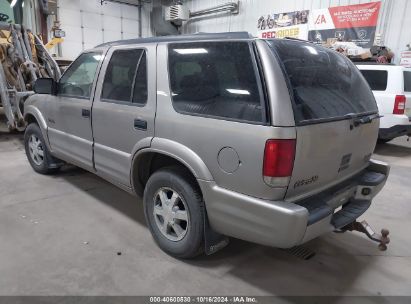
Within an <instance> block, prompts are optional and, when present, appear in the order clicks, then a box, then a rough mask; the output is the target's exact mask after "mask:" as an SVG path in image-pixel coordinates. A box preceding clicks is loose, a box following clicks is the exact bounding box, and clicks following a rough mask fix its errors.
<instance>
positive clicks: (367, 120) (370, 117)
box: [353, 114, 382, 127]
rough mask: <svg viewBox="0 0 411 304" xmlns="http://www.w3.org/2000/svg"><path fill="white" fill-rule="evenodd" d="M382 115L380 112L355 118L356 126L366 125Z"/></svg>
mask: <svg viewBox="0 0 411 304" xmlns="http://www.w3.org/2000/svg"><path fill="white" fill-rule="evenodd" d="M381 117H382V116H381V115H379V114H372V115H368V116H363V117H359V118H353V123H354V127H358V126H359V125H365V124H369V123H371V122H372V121H373V120H374V119H376V118H381Z"/></svg>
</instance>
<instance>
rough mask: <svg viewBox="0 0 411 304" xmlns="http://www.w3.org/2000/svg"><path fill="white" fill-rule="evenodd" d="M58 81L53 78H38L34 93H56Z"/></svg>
mask: <svg viewBox="0 0 411 304" xmlns="http://www.w3.org/2000/svg"><path fill="white" fill-rule="evenodd" d="M56 88H57V83H56V82H55V81H54V79H53V78H38V79H37V80H36V82H35V83H34V93H36V94H49V95H56V91H57V90H56Z"/></svg>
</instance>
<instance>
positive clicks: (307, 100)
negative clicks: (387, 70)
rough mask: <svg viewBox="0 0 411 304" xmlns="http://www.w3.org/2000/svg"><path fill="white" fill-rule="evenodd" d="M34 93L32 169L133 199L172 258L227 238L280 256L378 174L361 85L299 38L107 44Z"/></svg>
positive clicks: (351, 208)
mask: <svg viewBox="0 0 411 304" xmlns="http://www.w3.org/2000/svg"><path fill="white" fill-rule="evenodd" d="M35 91H36V93H37V94H35V95H33V96H32V97H31V98H30V99H29V100H28V101H27V102H26V103H25V118H26V121H27V124H28V126H27V129H26V133H25V148H26V153H27V157H28V160H29V162H30V164H31V166H32V167H33V169H34V170H35V171H36V172H39V173H42V174H48V173H54V172H56V171H57V170H58V169H59V168H60V167H61V166H62V165H63V164H64V163H70V164H74V165H76V166H79V167H81V168H84V169H85V170H88V171H90V172H93V173H95V174H97V175H98V176H100V177H102V178H104V179H106V180H108V181H110V182H112V183H113V184H115V185H117V186H119V187H121V188H122V189H124V190H126V191H128V192H130V193H134V194H135V195H137V196H139V197H142V198H143V202H144V210H145V216H146V220H147V223H148V227H149V228H150V231H151V233H152V235H153V238H154V240H155V241H156V242H157V244H158V245H159V246H160V247H161V249H163V250H164V251H165V252H167V253H169V254H171V255H173V256H176V257H182V258H188V257H194V256H196V255H198V254H200V253H202V252H204V250H205V251H206V253H212V252H215V251H216V250H218V249H220V248H221V247H223V246H224V245H225V244H226V243H227V236H229V237H234V238H239V239H243V240H247V241H251V242H255V243H259V244H264V245H268V246H274V247H280V248H289V247H293V246H296V245H299V244H302V243H304V242H307V241H309V240H311V239H313V238H316V237H318V236H321V235H323V234H325V233H328V232H330V231H334V230H341V229H344V227H347V225H350V224H352V223H354V222H355V220H356V219H357V218H358V217H359V216H360V215H361V214H363V213H364V212H365V211H366V210H367V209H368V208H369V207H370V205H371V201H372V199H373V198H374V196H375V195H376V194H377V193H378V192H379V191H380V190H381V189H382V187H383V186H384V184H385V181H386V179H387V176H388V173H389V167H388V165H386V164H384V163H381V162H377V161H374V160H371V155H372V153H373V150H374V147H375V144H376V142H377V137H378V129H379V116H378V109H377V105H376V102H375V99H374V96H373V94H372V92H371V90H370V87H369V86H368V84H367V82H366V81H365V80H364V78H363V76H362V75H361V73H360V72H359V71H358V69H357V68H356V67H355V66H354V65H353V64H352V63H351V62H350V61H349V60H348V59H347V58H345V57H344V56H343V55H341V54H338V53H337V52H334V51H332V50H329V49H326V48H323V47H321V46H316V45H314V44H311V43H308V42H301V41H295V40H291V39H283V40H276V39H272V40H262V39H258V38H253V37H251V36H250V35H249V34H247V33H220V34H196V35H189V36H177V37H173V36H171V37H160V38H143V39H137V40H125V41H117V42H112V43H106V44H103V45H100V46H97V47H96V48H94V49H92V50H88V51H85V52H83V53H82V54H81V55H80V56H79V57H78V58H77V59H76V60H75V61H74V62H73V63H72V65H71V66H70V67H69V68H68V69H67V70H66V71H65V73H64V74H63V76H62V77H61V79H60V80H59V81H58V82H57V83H56V82H54V81H53V80H52V79H39V80H37V83H36V85H35ZM137 201H138V200H136V202H137Z"/></svg>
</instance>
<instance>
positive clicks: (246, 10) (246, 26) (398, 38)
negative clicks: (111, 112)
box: [183, 0, 411, 62]
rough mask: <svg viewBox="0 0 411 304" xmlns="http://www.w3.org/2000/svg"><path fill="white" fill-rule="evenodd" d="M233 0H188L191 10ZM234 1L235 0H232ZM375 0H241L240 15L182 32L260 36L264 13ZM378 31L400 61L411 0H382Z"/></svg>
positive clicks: (410, 35) (197, 23)
mask: <svg viewBox="0 0 411 304" xmlns="http://www.w3.org/2000/svg"><path fill="white" fill-rule="evenodd" d="M229 1H230V0H207V1H205V0H201V1H200V0H186V1H183V2H184V3H185V4H186V5H187V6H188V7H189V9H190V11H196V10H200V9H204V8H208V7H210V6H214V5H219V4H223V3H226V2H229ZM231 1H232V0H231ZM367 2H373V1H369V0H282V1H280V0H240V13H239V14H238V15H227V14H220V15H214V16H212V17H211V18H210V17H207V18H199V19H197V20H196V19H193V21H189V22H188V23H186V24H185V25H184V27H183V33H195V32H230V31H248V32H250V33H251V34H253V35H257V20H258V18H259V17H260V16H262V15H267V14H269V13H281V12H289V11H295V10H302V9H309V10H312V9H318V8H327V7H331V6H340V5H351V4H359V3H367ZM381 2H382V6H381V10H380V16H379V20H378V25H377V33H380V34H381V35H382V40H383V42H384V43H385V45H386V46H388V47H389V48H391V49H392V50H393V51H394V53H395V58H394V59H395V61H396V62H398V60H399V56H400V52H401V51H402V50H405V49H406V45H407V44H409V43H411V0H382V1H381Z"/></svg>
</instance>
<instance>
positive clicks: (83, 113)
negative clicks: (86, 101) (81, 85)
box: [81, 109, 90, 118]
mask: <svg viewBox="0 0 411 304" xmlns="http://www.w3.org/2000/svg"><path fill="white" fill-rule="evenodd" d="M81 116H83V117H87V118H89V117H90V110H88V109H81Z"/></svg>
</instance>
